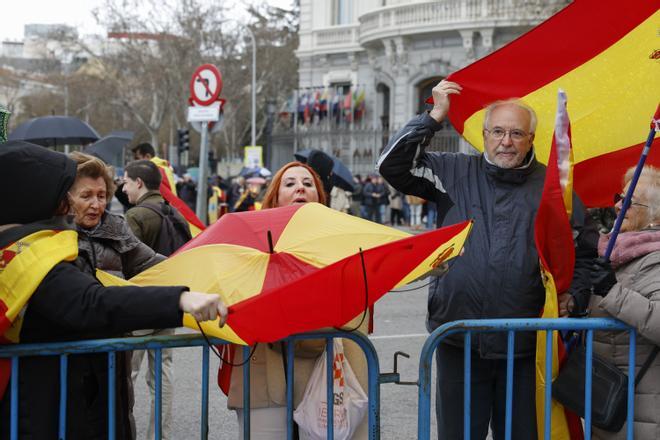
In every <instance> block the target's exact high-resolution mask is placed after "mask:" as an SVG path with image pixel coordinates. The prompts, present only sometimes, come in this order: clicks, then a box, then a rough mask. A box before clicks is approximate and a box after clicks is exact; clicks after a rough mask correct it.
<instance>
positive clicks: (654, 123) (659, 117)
mask: <svg viewBox="0 0 660 440" xmlns="http://www.w3.org/2000/svg"><path fill="white" fill-rule="evenodd" d="M656 131H660V104H658V108H657V109H656V110H655V115H654V116H653V119H652V120H651V130H650V131H649V136H648V138H646V144H645V145H644V149H643V150H642V154H641V156H640V157H639V162H637V168H635V174H633V177H632V180H631V181H630V186H629V187H628V191H627V192H626V197H625V198H624V199H623V204H622V206H621V211H619V215H618V216H617V217H616V222H615V223H614V228H613V229H612V235H611V236H610V240H609V241H608V242H607V249H606V250H605V255H604V257H605V260H606V261H610V256H611V255H612V251H613V250H614V243H616V238H617V236H618V235H619V231H620V230H621V223H623V218H624V217H625V215H626V211H628V208H630V202H631V200H632V195H633V193H634V192H635V187H636V186H637V181H638V180H639V176H640V175H641V174H642V168H644V162H646V158H647V156H648V155H649V151H650V150H651V145H653V139H654V138H655V132H656Z"/></svg>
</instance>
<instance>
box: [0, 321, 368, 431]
mask: <svg viewBox="0 0 660 440" xmlns="http://www.w3.org/2000/svg"><path fill="white" fill-rule="evenodd" d="M321 338H324V339H326V341H327V342H329V343H327V344H326V350H327V359H328V362H327V364H326V368H327V370H326V371H327V384H328V387H327V390H328V391H327V399H328V400H327V402H333V401H334V398H333V386H334V378H333V358H334V356H333V344H332V339H333V338H346V339H351V340H353V341H354V342H355V343H357V344H358V346H360V348H362V350H363V352H364V354H365V357H366V360H367V365H368V384H369V386H368V390H367V395H368V397H369V408H368V421H369V438H370V439H379V438H380V420H379V412H380V388H379V384H380V383H379V364H378V355H377V353H376V349H375V348H374V346H373V345H372V343H371V342H370V341H369V339H368V338H367V337H366V336H364V335H362V334H360V333H346V332H338V331H328V332H314V333H305V334H299V335H294V336H290V337H289V338H287V339H285V340H284V341H285V343H286V346H287V356H288V362H287V371H286V374H287V418H288V423H287V438H288V439H289V440H290V439H292V438H293V379H292V378H293V373H294V362H293V356H294V350H293V349H292V344H293V343H294V342H295V341H296V340H299V339H321ZM209 342H210V343H211V344H214V345H222V344H227V341H224V340H222V339H217V338H209ZM195 346H199V347H202V390H201V407H202V412H201V423H200V425H201V426H200V438H201V439H202V440H205V439H208V435H209V431H208V410H209V408H208V403H209V346H208V343H207V341H206V340H205V339H204V338H203V337H202V336H201V335H197V334H183V335H175V336H146V337H131V338H116V339H99V340H86V341H71V342H58V343H47V344H17V345H4V346H0V358H10V359H11V379H10V384H9V387H8V388H9V389H8V390H7V391H6V392H9V393H11V397H10V399H11V400H10V408H11V413H10V423H11V426H10V438H11V439H12V440H18V402H19V399H20V396H19V393H18V383H19V362H20V358H21V357H24V356H59V358H60V385H61V386H60V399H59V401H60V407H59V435H58V438H59V439H65V438H66V403H67V366H68V362H67V361H68V356H69V355H71V354H82V353H99V352H106V353H108V439H109V440H114V439H115V437H116V432H115V421H116V414H115V400H116V396H115V382H116V380H115V358H116V352H117V351H128V350H155V359H156V370H155V379H156V384H155V406H156V409H155V411H154V412H155V416H154V418H155V420H154V422H155V423H154V424H155V437H156V439H160V438H161V415H162V414H161V412H162V403H161V402H162V374H161V368H162V349H163V348H178V347H195ZM243 353H244V357H243V358H244V359H245V356H249V355H250V347H245V348H244V349H243ZM249 370H250V369H249V362H248V363H247V364H246V365H245V366H244V369H243V375H244V376H243V380H244V383H245V384H247V385H246V386H244V387H243V390H244V391H243V392H244V394H243V398H244V402H245V405H244V407H246V408H249V407H250V405H249V401H250V386H249V384H250V380H249V374H250V371H249ZM333 413H334V411H327V415H328V420H327V434H328V438H329V439H331V438H333V429H334V423H333V415H334V414H333ZM243 414H244V427H245V429H244V438H245V439H249V438H250V429H249V426H250V412H249V411H244V412H243Z"/></svg>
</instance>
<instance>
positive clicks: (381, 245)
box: [98, 203, 472, 344]
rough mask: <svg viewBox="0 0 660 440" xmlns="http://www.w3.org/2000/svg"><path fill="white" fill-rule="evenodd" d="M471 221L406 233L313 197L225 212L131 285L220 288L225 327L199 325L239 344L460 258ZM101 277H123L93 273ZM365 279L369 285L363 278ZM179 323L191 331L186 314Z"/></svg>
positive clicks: (338, 322)
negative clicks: (271, 206)
mask: <svg viewBox="0 0 660 440" xmlns="http://www.w3.org/2000/svg"><path fill="white" fill-rule="evenodd" d="M471 227H472V223H471V222H465V223H461V224H457V225H453V226H448V227H445V228H442V229H438V230H435V231H431V232H427V233H425V234H419V235H415V236H413V235H410V234H408V233H405V232H403V231H399V230H397V229H394V228H390V227H387V226H383V225H379V224H376V223H372V222H369V221H367V220H363V219H361V218H358V217H354V216H351V215H348V214H344V213H341V212H338V211H335V210H332V209H330V208H327V207H325V206H323V205H321V204H318V203H307V204H304V205H295V206H288V207H283V208H275V209H268V210H263V211H251V212H242V213H232V214H226V215H224V216H222V217H221V218H220V219H219V220H218V221H217V222H216V223H214V224H213V225H211V226H209V227H208V228H207V229H206V230H205V231H204V232H202V233H201V234H199V235H198V236H197V237H196V238H194V239H193V240H191V241H190V242H188V243H187V244H186V245H185V246H183V247H182V248H181V249H179V250H178V251H177V252H176V253H175V254H174V255H172V256H171V257H170V258H168V259H167V260H165V261H163V262H162V263H160V264H158V265H156V266H154V267H152V268H150V269H148V270H146V271H144V272H142V273H141V274H139V275H137V276H136V277H134V278H132V279H131V280H130V282H132V283H135V284H138V285H185V286H188V287H189V288H190V289H191V290H196V291H200V292H218V293H219V294H220V295H221V296H222V299H223V301H225V303H226V304H227V305H228V306H229V317H228V321H227V325H225V326H224V327H223V328H220V327H218V323H217V320H216V322H207V323H203V324H202V328H203V329H204V331H205V332H206V333H207V334H209V335H213V336H216V337H219V338H223V339H225V340H228V341H231V342H234V343H238V344H254V343H256V342H272V341H277V340H279V339H281V338H284V337H286V336H288V335H291V334H293V333H300V332H305V331H310V330H314V329H318V328H322V327H340V326H342V325H344V324H345V323H347V322H348V321H350V320H351V319H353V318H355V317H356V316H359V315H360V314H361V313H363V311H364V310H365V308H366V307H368V306H370V305H372V304H374V303H375V302H376V301H377V300H378V299H379V298H380V297H382V296H383V295H385V294H386V293H387V292H389V291H390V290H392V289H393V288H395V287H397V286H401V285H404V284H407V283H409V282H411V281H413V280H415V279H417V278H419V277H421V276H422V275H424V274H426V273H428V272H429V271H430V270H431V269H433V268H435V267H437V266H439V265H440V264H442V263H443V262H445V261H447V260H449V259H451V258H453V257H455V256H457V255H459V253H460V251H461V249H462V247H463V243H464V242H465V240H466V239H467V236H468V234H469V232H470V230H471ZM98 276H99V277H100V278H99V279H101V280H102V282H104V284H117V283H122V282H124V283H125V282H126V281H123V280H119V279H114V278H113V277H111V276H109V275H107V274H102V273H99V275H98ZM365 278H366V283H365ZM183 323H184V325H185V326H186V327H190V328H192V329H195V330H198V326H197V323H196V322H195V321H194V319H193V318H192V317H191V316H189V315H185V316H184V322H183Z"/></svg>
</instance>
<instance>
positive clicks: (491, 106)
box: [484, 98, 537, 133]
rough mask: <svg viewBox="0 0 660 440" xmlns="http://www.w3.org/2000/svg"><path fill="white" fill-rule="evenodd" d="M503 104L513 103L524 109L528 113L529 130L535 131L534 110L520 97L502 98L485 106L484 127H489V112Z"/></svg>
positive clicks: (535, 119)
mask: <svg viewBox="0 0 660 440" xmlns="http://www.w3.org/2000/svg"><path fill="white" fill-rule="evenodd" d="M503 105H515V106H516V107H518V108H521V109H523V110H526V111H527V113H529V132H530V133H535V132H536V121H537V118H536V112H535V111H534V109H533V108H532V107H530V106H529V105H528V104H526V103H525V102H523V101H522V100H521V99H520V98H511V99H502V100H499V101H495V102H493V103H491V104H489V105H488V107H486V115H485V116H484V128H486V129H488V128H490V127H488V122H490V114H491V113H492V112H493V110H495V109H496V108H497V107H500V106H503Z"/></svg>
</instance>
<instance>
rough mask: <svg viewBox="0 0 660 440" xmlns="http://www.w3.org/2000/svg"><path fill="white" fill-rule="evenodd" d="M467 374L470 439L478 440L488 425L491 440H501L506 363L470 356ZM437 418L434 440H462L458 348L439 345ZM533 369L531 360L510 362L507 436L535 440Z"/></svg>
mask: <svg viewBox="0 0 660 440" xmlns="http://www.w3.org/2000/svg"><path fill="white" fill-rule="evenodd" d="M471 359H472V360H471V375H470V379H471V382H470V439H471V440H475V439H478V440H483V439H485V438H486V436H487V435H488V425H489V423H490V425H491V429H492V431H493V439H494V440H500V439H504V430H505V423H506V359H482V358H481V357H480V356H479V354H478V353H476V352H475V351H473V352H472V357H471ZM436 360H437V368H438V380H437V392H436V400H435V403H436V416H437V419H438V438H439V439H443V440H445V439H446V440H458V439H463V438H464V435H463V386H464V377H463V348H462V347H455V346H453V345H449V344H440V345H439V346H438V350H437V351H436ZM535 380H536V365H535V360H534V357H533V356H532V357H524V358H518V359H514V364H513V408H512V410H513V413H512V417H511V438H512V439H514V440H515V439H520V440H536V404H535V388H536V383H535Z"/></svg>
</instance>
